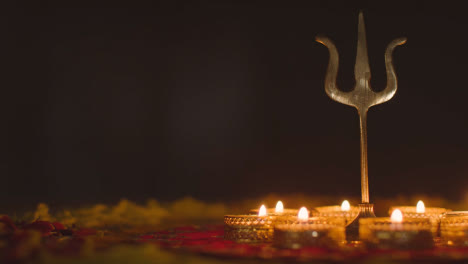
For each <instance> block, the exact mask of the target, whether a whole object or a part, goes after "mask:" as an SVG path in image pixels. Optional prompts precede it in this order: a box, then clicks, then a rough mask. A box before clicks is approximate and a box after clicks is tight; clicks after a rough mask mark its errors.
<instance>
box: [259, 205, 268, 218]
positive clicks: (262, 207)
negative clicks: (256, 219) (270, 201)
mask: <svg viewBox="0 0 468 264" xmlns="http://www.w3.org/2000/svg"><path fill="white" fill-rule="evenodd" d="M266 215H267V210H266V207H265V205H264V204H262V206H260V210H258V216H266Z"/></svg>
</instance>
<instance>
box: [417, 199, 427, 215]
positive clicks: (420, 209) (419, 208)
mask: <svg viewBox="0 0 468 264" xmlns="http://www.w3.org/2000/svg"><path fill="white" fill-rule="evenodd" d="M425 212H426V207H425V206H424V203H423V201H421V200H420V201H419V202H418V204H417V205H416V213H420V214H422V213H425Z"/></svg>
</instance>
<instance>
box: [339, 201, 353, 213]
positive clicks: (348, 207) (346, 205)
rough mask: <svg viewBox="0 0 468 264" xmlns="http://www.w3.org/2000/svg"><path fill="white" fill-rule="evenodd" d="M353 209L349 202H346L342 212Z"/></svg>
mask: <svg viewBox="0 0 468 264" xmlns="http://www.w3.org/2000/svg"><path fill="white" fill-rule="evenodd" d="M350 209H351V205H350V204H349V202H348V200H344V201H343V203H342V204H341V211H344V212H348V211H349V210H350Z"/></svg>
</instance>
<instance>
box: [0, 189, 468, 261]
mask: <svg viewBox="0 0 468 264" xmlns="http://www.w3.org/2000/svg"><path fill="white" fill-rule="evenodd" d="M295 199H298V198H295ZM300 199H301V200H302V199H306V200H308V201H310V203H309V204H310V207H311V208H312V207H313V206H314V205H315V204H323V203H325V202H324V200H327V199H321V198H315V197H311V198H300ZM261 200H274V198H265V199H261ZM289 200H290V201H289V202H288V204H294V202H291V201H292V200H294V199H289ZM408 200H413V199H408ZM378 201H379V204H383V205H387V204H389V203H390V202H389V201H388V200H378ZM435 202H437V201H435ZM251 203H252V204H253V202H252V201H247V202H244V203H239V204H235V205H233V204H228V205H225V204H220V203H203V202H200V201H197V200H195V199H192V198H184V199H181V200H178V201H175V202H172V203H167V204H163V203H158V202H156V201H154V200H152V201H149V202H148V203H147V204H145V205H139V204H137V203H133V202H131V201H128V200H122V201H120V202H119V203H118V204H116V205H113V206H110V205H101V204H98V205H94V206H90V207H83V208H77V209H72V210H64V209H54V208H49V207H48V206H47V205H45V204H40V205H38V206H37V209H36V210H35V212H31V213H28V212H26V213H24V214H23V215H22V216H18V215H2V216H1V217H0V263H130V262H131V263H257V262H259V261H261V262H264V263H291V262H306V263H415V262H421V263H447V262H452V263H466V262H467V261H468V247H444V246H436V247H435V248H432V249H427V250H392V249H386V250H382V249H367V248H366V247H365V246H363V245H362V244H359V243H351V244H343V245H341V246H339V247H337V248H324V247H302V248H299V249H284V248H278V247H275V246H274V245H272V244H271V243H240V242H236V241H231V240H228V239H225V228H224V225H223V223H222V216H223V215H224V214H225V213H226V212H232V211H242V210H244V209H242V208H250V207H252V206H251V205H249V204H251ZM439 204H440V202H439ZM439 204H438V205H439ZM444 205H445V204H444ZM454 206H455V207H456V206H460V205H454ZM199 211H202V212H204V214H199V213H197V212H199ZM380 211H381V212H384V211H385V210H384V208H382V210H380Z"/></svg>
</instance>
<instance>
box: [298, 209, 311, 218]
mask: <svg viewBox="0 0 468 264" xmlns="http://www.w3.org/2000/svg"><path fill="white" fill-rule="evenodd" d="M297 219H298V220H299V221H307V220H309V211H307V208H305V207H301V209H299V213H298V214H297Z"/></svg>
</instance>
